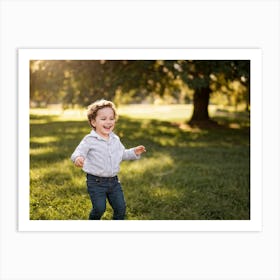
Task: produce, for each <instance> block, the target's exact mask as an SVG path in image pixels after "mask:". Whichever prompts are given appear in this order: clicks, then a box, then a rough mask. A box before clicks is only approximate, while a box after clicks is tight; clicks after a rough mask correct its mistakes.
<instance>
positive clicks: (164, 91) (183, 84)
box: [30, 60, 250, 123]
mask: <svg viewBox="0 0 280 280" xmlns="http://www.w3.org/2000/svg"><path fill="white" fill-rule="evenodd" d="M215 96H216V97H217V96H218V97H219V101H218V102H221V100H222V99H223V100H226V102H227V103H228V104H229V105H238V104H240V103H244V104H246V107H245V108H246V110H249V109H250V61H249V60H32V61H30V101H31V102H32V104H36V105H37V106H42V105H47V104H51V103H61V104H63V106H64V107H69V106H72V107H73V106H75V105H79V106H86V105H89V104H90V103H92V102H93V101H95V100H97V99H100V98H105V99H110V100H114V101H115V102H116V103H141V102H143V101H146V102H153V101H154V100H155V99H156V98H169V100H171V102H174V103H185V102H192V103H193V105H194V109H193V115H192V118H191V120H190V122H191V123H199V122H209V121H211V120H210V118H209V114H208V105H209V103H210V97H212V98H214V97H215ZM224 102H225V101H224Z"/></svg>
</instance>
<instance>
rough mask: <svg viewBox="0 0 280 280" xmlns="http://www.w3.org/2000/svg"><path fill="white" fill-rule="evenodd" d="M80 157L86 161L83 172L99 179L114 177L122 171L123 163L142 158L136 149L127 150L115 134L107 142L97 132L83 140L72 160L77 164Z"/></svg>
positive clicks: (93, 131)
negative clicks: (121, 164)
mask: <svg viewBox="0 0 280 280" xmlns="http://www.w3.org/2000/svg"><path fill="white" fill-rule="evenodd" d="M79 156H81V157H83V158H84V159H85V161H84V165H83V168H82V169H83V171H84V172H86V173H89V174H92V175H95V176H99V177H114V176H116V175H117V174H118V172H119V170H120V163H121V161H123V160H136V159H139V158H140V156H137V155H136V154H135V152H134V148H131V149H125V147H124V145H123V144H122V143H121V141H120V138H119V137H118V136H117V135H116V134H114V133H113V132H111V133H110V135H109V139H108V140H105V139H104V138H102V137H101V136H100V135H99V134H97V133H96V132H95V130H92V131H91V133H90V134H88V135H86V136H85V137H84V138H83V139H82V141H81V142H80V144H79V145H78V146H77V148H76V149H75V151H74V153H73V154H72V155H71V160H72V161H73V162H75V160H76V158H77V157H79Z"/></svg>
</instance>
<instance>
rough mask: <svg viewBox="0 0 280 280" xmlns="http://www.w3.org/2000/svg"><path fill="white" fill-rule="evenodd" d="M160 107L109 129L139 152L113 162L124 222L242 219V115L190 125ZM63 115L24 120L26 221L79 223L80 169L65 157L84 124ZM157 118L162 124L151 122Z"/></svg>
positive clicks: (245, 183)
mask: <svg viewBox="0 0 280 280" xmlns="http://www.w3.org/2000/svg"><path fill="white" fill-rule="evenodd" d="M174 108H175V107H174ZM145 110H147V111H146V112H147V113H148V108H146V109H145ZM161 110H162V111H161V112H160V111H157V112H156V113H154V114H153V113H151V114H150V115H148V114H147V115H146V114H144V113H143V112H142V114H143V115H142V118H141V119H140V118H138V117H135V115H134V116H133V117H130V116H129V117H128V116H124V115H121V116H120V118H119V120H118V122H117V124H116V129H115V132H116V134H117V135H119V136H120V138H121V141H122V143H123V144H124V145H125V147H126V148H130V147H135V146H136V145H141V144H142V145H145V147H146V150H147V152H146V153H144V154H143V155H142V156H141V159H140V160H138V161H130V162H128V161H125V162H122V163H121V167H120V173H119V178H120V181H121V182H122V184H123V189H124V193H125V197H126V200H127V213H128V217H127V218H128V219H145V220H154V219H233V218H239V219H247V218H248V207H249V206H250V205H249V202H248V191H249V189H248V188H249V179H248V178H249V174H250V171H249V168H250V165H249V163H250V158H249V153H250V150H249V145H250V138H249V129H248V127H244V126H243V121H244V124H245V122H246V121H247V119H246V116H245V115H244V119H241V122H238V117H239V115H237V114H235V113H234V114H232V121H230V122H226V121H227V120H226V119H223V118H221V119H219V121H221V122H224V123H225V125H224V126H221V127H218V128H215V127H214V128H198V127H191V126H189V125H188V124H187V123H186V119H184V118H183V117H182V118H178V119H176V118H177V117H178V115H177V116H176V115H172V114H173V113H175V112H174V111H173V113H172V110H171V111H167V109H166V111H164V110H163V107H162V109H161ZM66 112H67V110H66V111H65V113H64V114H62V113H61V114H57V115H47V114H45V115H44V114H43V112H41V114H40V115H33V116H31V126H30V134H31V138H30V166H31V169H30V184H31V185H30V211H31V212H30V218H31V219H57V220H59V219H87V215H88V211H89V210H90V207H91V205H90V200H89V199H88V194H87V191H86V182H85V175H84V172H83V171H82V170H81V169H80V168H76V167H75V166H74V164H73V163H72V162H71V160H70V156H71V154H72V152H73V151H74V149H75V147H76V146H77V145H78V144H79V142H80V141H81V139H82V138H83V137H84V135H86V134H87V133H89V132H90V127H89V125H88V123H87V119H86V118H81V117H80V113H78V114H77V115H76V116H75V114H72V113H71V112H70V111H69V112H68V113H67V114H66ZM159 113H160V114H161V115H162V119H161V120H160V119H153V118H154V117H155V116H156V114H159ZM182 113H183V111H182V112H181V113H180V114H182ZM139 114H140V112H139ZM169 114H170V115H169ZM174 116H175V117H174ZM182 116H183V115H182ZM169 117H170V118H169ZM173 117H174V118H173ZM172 118H173V120H172ZM234 118H235V119H234ZM167 119H168V120H167ZM233 120H234V122H233ZM33 121H35V123H34V122H33ZM236 124H240V126H239V127H237V125H236ZM111 213H112V212H111V210H110V207H108V212H107V213H106V215H104V219H110V218H111Z"/></svg>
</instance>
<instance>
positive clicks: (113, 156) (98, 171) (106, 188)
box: [71, 100, 146, 220]
mask: <svg viewBox="0 0 280 280" xmlns="http://www.w3.org/2000/svg"><path fill="white" fill-rule="evenodd" d="M87 116H88V121H89V124H90V126H91V127H92V128H93V129H92V131H91V132H90V134H88V135H86V136H85V137H84V138H83V140H82V141H81V142H80V144H79V145H78V146H77V148H76V149H75V151H74V153H73V154H72V155H71V160H72V161H73V162H74V164H75V166H77V167H81V168H82V169H83V171H84V172H85V173H86V177H87V189H88V193H89V195H90V198H91V202H92V210H91V212H90V215H89V219H90V220H99V219H101V217H102V215H103V213H104V212H105V210H106V199H108V201H109V203H110V205H111V206H112V208H113V211H114V214H113V219H114V220H123V219H124V218H125V210H126V203H125V199H124V195H123V191H122V186H121V184H120V182H119V180H118V176H117V174H118V172H119V170H120V163H121V161H123V160H136V159H139V158H140V155H141V154H142V153H143V152H145V151H146V150H145V147H144V146H142V145H140V146H137V147H134V148H131V149H125V147H124V146H123V144H122V143H121V141H120V139H119V137H118V136H117V135H116V134H115V133H114V132H113V130H114V128H115V123H116V120H117V114H116V109H115V106H114V104H113V103H112V102H110V101H107V100H100V101H97V102H95V103H93V104H91V105H90V106H89V107H88V112H87Z"/></svg>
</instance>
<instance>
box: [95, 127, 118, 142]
mask: <svg viewBox="0 0 280 280" xmlns="http://www.w3.org/2000/svg"><path fill="white" fill-rule="evenodd" d="M90 135H91V136H93V137H95V138H97V139H99V140H103V141H106V140H105V139H104V138H103V137H101V136H100V135H99V134H98V133H97V132H96V131H95V130H94V129H92V131H91V132H90ZM116 137H117V136H116V134H115V133H114V132H110V134H109V139H108V141H110V140H111V139H113V138H116Z"/></svg>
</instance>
